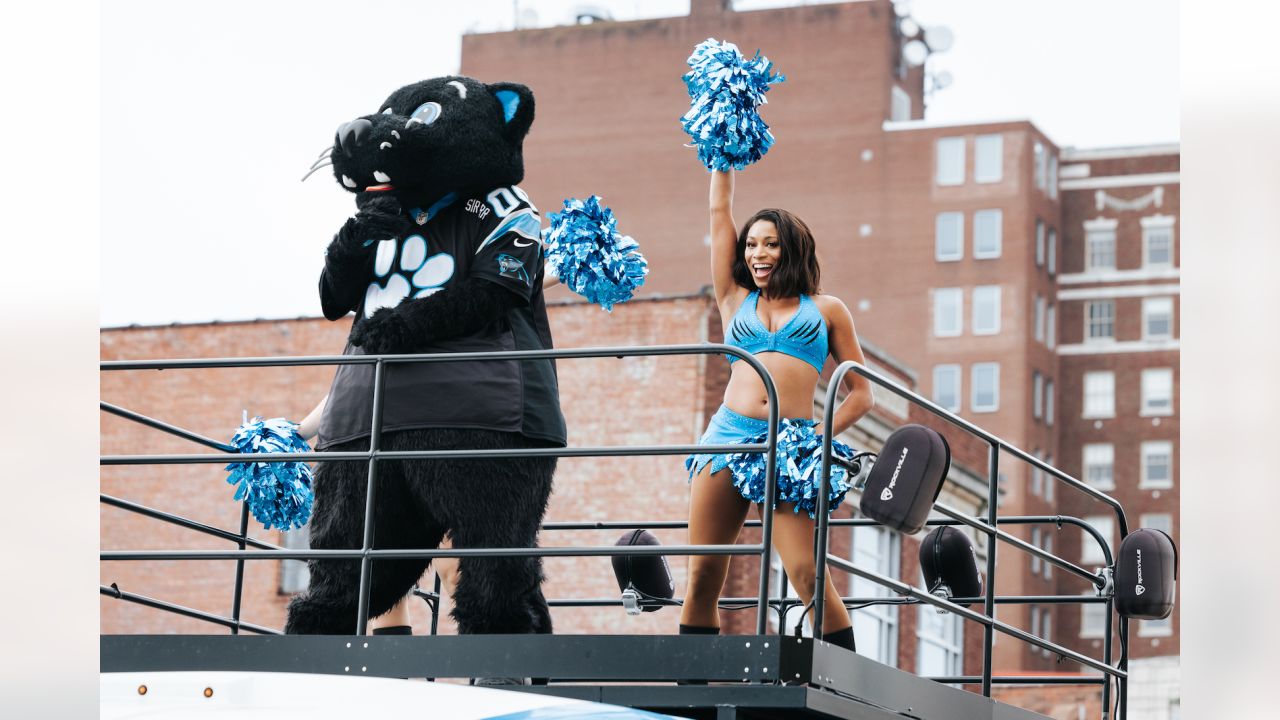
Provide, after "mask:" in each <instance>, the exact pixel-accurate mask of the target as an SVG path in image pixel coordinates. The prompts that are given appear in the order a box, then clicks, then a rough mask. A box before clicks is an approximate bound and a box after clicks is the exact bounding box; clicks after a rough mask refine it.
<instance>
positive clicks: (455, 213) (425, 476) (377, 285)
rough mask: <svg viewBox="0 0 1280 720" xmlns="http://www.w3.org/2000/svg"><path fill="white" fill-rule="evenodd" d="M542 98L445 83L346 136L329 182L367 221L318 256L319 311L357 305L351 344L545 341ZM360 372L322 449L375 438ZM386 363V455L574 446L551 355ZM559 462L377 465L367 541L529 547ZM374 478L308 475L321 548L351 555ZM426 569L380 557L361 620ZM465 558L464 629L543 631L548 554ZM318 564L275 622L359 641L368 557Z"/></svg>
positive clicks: (364, 444)
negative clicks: (536, 133)
mask: <svg viewBox="0 0 1280 720" xmlns="http://www.w3.org/2000/svg"><path fill="white" fill-rule="evenodd" d="M533 107H534V105H533V95H532V94H531V93H530V92H529V90H528V88H526V87H524V86H523V85H516V84H513V83H497V84H493V85H485V84H482V83H479V82H477V81H475V80H472V79H470V78H465V77H456V76H455V77H444V78H436V79H433V80H427V81H424V82H420V83H416V84H413V85H409V86H406V87H404V88H401V89H400V90H397V91H396V92H394V93H393V94H392V95H391V96H390V97H389V98H388V99H387V101H386V102H385V103H383V105H382V107H381V108H380V112H379V113H377V114H374V115H368V116H365V117H362V118H358V119H356V120H354V121H352V122H350V123H346V124H344V125H343V126H341V127H340V128H339V129H338V133H337V136H336V138H335V143H334V148H333V150H332V152H331V154H330V157H331V160H332V162H333V169H334V176H335V177H336V178H337V179H338V181H339V182H340V183H342V184H343V186H344V187H346V188H348V189H349V190H352V191H353V192H355V193H356V204H357V207H358V212H357V213H356V215H355V217H353V218H350V219H348V220H347V222H346V223H345V224H344V225H343V227H342V228H341V229H340V230H339V231H338V234H337V236H336V237H335V238H334V240H333V242H332V243H331V244H330V246H329V248H328V250H327V252H326V255H325V269H324V272H323V273H322V275H321V279H320V295H321V304H322V308H323V311H324V314H325V317H326V318H328V319H330V320H337V319H339V318H342V317H344V316H345V315H346V314H347V313H348V312H349V311H351V310H355V311H356V313H357V316H356V320H355V322H354V323H353V325H352V329H351V334H350V343H349V345H348V347H347V350H346V352H347V354H370V355H372V354H392V353H416V352H449V351H464V350H497V349H537V348H540V347H550V334H549V330H548V329H547V327H546V310H545V306H544V305H543V303H542V295H541V283H542V278H543V272H542V267H541V265H542V258H541V253H540V246H539V245H538V243H537V235H536V233H537V225H538V216H537V211H536V210H535V209H533V207H532V204H530V203H529V202H528V198H527V196H525V195H524V193H523V191H521V190H519V188H517V187H515V183H517V182H519V181H520V180H522V179H523V176H524V163H523V158H522V154H521V148H522V142H523V139H524V136H525V135H526V133H528V131H529V127H530V125H531V123H532V122H533ZM441 227H443V228H444V229H440V228H441ZM433 233H434V234H433ZM424 238H425V239H424ZM450 243H452V245H451V244H450ZM431 253H435V254H431ZM419 267H420V268H421V269H418V268H419ZM397 269H398V270H397ZM393 271H395V272H393ZM424 273H426V275H427V276H429V278H428V279H427V280H422V279H421V278H422V277H424ZM370 372H371V370H370V369H369V366H343V367H342V368H340V369H339V370H338V372H337V374H336V375H335V378H334V383H333V386H332V388H331V390H330V396H329V398H330V399H329V402H328V404H327V405H326V409H325V414H324V419H323V420H322V422H321V428H320V441H319V443H318V445H317V446H318V447H319V448H320V449H323V450H326V451H335V452H344V451H355V450H366V449H368V447H369V438H368V432H369V430H368V415H369V413H370V412H371V411H370V409H369V408H368V407H367V406H366V405H364V404H361V403H364V402H366V401H364V400H362V399H361V398H364V397H365V396H366V395H367V394H368V388H369V387H371V381H370V377H371V375H369V374H368V373H370ZM359 373H365V374H364V375H360V374H359ZM385 373H386V375H385V383H386V392H385V395H384V397H385V398H386V400H385V403H386V405H385V406H384V408H383V417H384V424H383V428H384V432H383V433H381V440H380V446H379V447H380V449H382V450H386V451H396V450H426V449H446V448H448V449H454V448H466V449H477V448H478V449H506V448H519V447H554V446H563V445H564V444H565V442H564V420H563V417H562V416H561V415H560V409H559V396H558V391H557V388H556V382H555V375H554V365H553V364H552V363H551V362H550V361H521V362H515V361H501V362H483V363H481V362H476V363H436V364H431V365H424V364H417V365H412V366H410V365H387V366H386V371H385ZM352 388H354V389H352ZM361 413H364V414H363V415H362V414H361ZM361 428H363V429H362V430H361ZM555 464H556V463H555V458H510V459H484V460H471V459H467V460H433V461H425V460H424V461H379V463H378V472H377V494H376V500H377V502H376V509H375V516H376V519H375V537H374V547H375V548H407V547H421V548H433V547H436V546H437V545H439V543H440V541H441V539H442V538H443V536H444V534H445V533H446V532H448V533H449V534H450V536H451V538H452V542H453V546H454V547H455V548H482V547H533V546H535V544H536V541H537V534H538V529H539V527H540V525H541V522H542V517H543V514H544V513H545V511H546V506H547V499H548V497H549V496H550V493H551V482H552V474H553V473H554V470H555ZM367 473H368V464H367V463H365V462H362V461H343V462H324V463H321V464H320V466H319V467H318V468H317V470H316V479H315V492H316V498H315V511H314V514H313V517H312V520H311V547H312V548H315V549H338V548H359V547H361V545H362V542H363V532H364V530H363V526H364V513H365V488H366V482H367V478H368V474H367ZM427 564H428V562H427V561H426V560H375V561H374V562H373V563H372V582H371V590H370V601H369V616H370V617H377V616H378V615H381V614H383V613H385V612H387V611H388V610H390V609H391V607H392V606H393V605H395V603H396V602H397V601H398V600H399V599H400V598H401V597H403V596H404V595H405V594H406V592H408V591H409V590H410V588H411V587H412V586H413V584H414V582H415V581H416V580H417V579H418V577H419V576H420V575H421V574H422V572H423V571H424V570H425V569H426V567H427ZM459 567H460V573H459V580H458V586H457V588H456V591H455V593H454V598H453V600H454V610H453V617H454V619H455V620H456V621H457V624H458V629H459V631H460V632H462V633H530V632H540V633H549V632H551V616H550V613H549V611H548V609H547V603H546V600H545V599H544V598H543V595H542V592H541V589H540V584H541V582H542V580H543V575H542V565H541V561H540V560H539V559H537V558H467V559H463V560H462V561H461V563H460V566H459ZM310 568H311V581H310V585H309V587H308V588H307V592H306V593H304V594H302V595H299V596H298V597H296V598H294V599H293V601H292V602H291V603H290V604H289V617H288V621H287V623H286V626H285V631H286V632H288V633H304V634H350V633H351V632H352V631H353V630H355V621H356V602H357V594H358V590H359V572H360V564H359V561H357V560H321V561H311V562H310Z"/></svg>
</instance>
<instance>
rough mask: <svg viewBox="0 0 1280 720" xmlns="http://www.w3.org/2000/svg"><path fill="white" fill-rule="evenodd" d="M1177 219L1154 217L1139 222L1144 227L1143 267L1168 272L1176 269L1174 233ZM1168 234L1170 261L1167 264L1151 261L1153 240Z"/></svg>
mask: <svg viewBox="0 0 1280 720" xmlns="http://www.w3.org/2000/svg"><path fill="white" fill-rule="evenodd" d="M1174 220H1175V218H1174V217H1173V216H1172V215H1152V216H1150V217H1144V218H1142V219H1141V220H1139V221H1138V222H1139V223H1140V224H1141V225H1142V267H1143V269H1150V270H1166V269H1171V268H1173V267H1174V262H1173V255H1174V245H1175V240H1176V237H1175V235H1174V231H1173V223H1174ZM1163 233H1168V237H1169V259H1168V260H1167V261H1165V262H1152V261H1151V238H1152V236H1153V235H1156V234H1163Z"/></svg>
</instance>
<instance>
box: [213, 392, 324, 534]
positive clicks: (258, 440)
mask: <svg viewBox="0 0 1280 720" xmlns="http://www.w3.org/2000/svg"><path fill="white" fill-rule="evenodd" d="M231 444H232V445H233V446H235V448H236V450H237V451H238V452H242V453H250V452H254V453H281V452H311V447H310V446H308V445H307V441H306V440H303V439H302V436H301V435H299V434H298V426H297V425H294V424H293V423H291V422H289V421H288V420H285V419H284V418H272V419H271V420H263V419H262V418H260V417H255V418H254V419H253V420H248V421H246V422H245V423H244V424H243V425H241V426H240V427H239V428H238V429H237V430H236V433H235V435H233V436H232V437H231ZM227 470H229V471H230V472H231V474H230V475H229V476H228V477H227V482H228V483H230V484H231V485H236V486H237V487H236V494H235V499H236V500H243V501H245V502H246V503H247V504H248V505H249V511H250V512H252V513H253V516H254V517H255V518H257V519H258V522H260V523H262V525H263V527H265V528H266V529H268V530H270V529H271V528H273V527H274V528H280V529H281V530H291V529H293V528H297V527H302V526H303V525H306V524H307V520H308V519H310V517H311V502H312V499H313V494H312V491H311V468H309V467H307V465H306V463H300V462H274V463H265V462H238V463H231V464H230V465H228V466H227Z"/></svg>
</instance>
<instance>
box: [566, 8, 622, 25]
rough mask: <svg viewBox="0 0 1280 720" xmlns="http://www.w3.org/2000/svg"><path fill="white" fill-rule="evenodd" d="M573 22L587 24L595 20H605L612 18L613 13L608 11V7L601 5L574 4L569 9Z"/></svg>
mask: <svg viewBox="0 0 1280 720" xmlns="http://www.w3.org/2000/svg"><path fill="white" fill-rule="evenodd" d="M569 13H570V15H571V16H572V17H573V19H574V22H576V23H577V24H579V25H589V24H591V23H595V22H607V21H609V20H612V19H613V13H611V12H609V8H607V7H604V6H603V5H574V6H573V9H572V10H570V11H569Z"/></svg>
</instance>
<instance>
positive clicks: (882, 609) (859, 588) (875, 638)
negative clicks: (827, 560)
mask: <svg viewBox="0 0 1280 720" xmlns="http://www.w3.org/2000/svg"><path fill="white" fill-rule="evenodd" d="M900 542H901V540H900V539H899V536H898V534H897V533H895V532H892V531H890V530H887V529H885V528H882V527H875V526H857V527H854V528H853V558H852V560H853V562H854V564H855V565H857V566H858V567H861V568H867V569H868V570H871V571H873V572H876V573H879V574H881V575H885V576H887V577H891V578H896V577H898V575H899V566H898V556H899V555H900V554H901V545H900V544H899V543H900ZM850 592H851V593H852V594H853V595H854V596H856V597H876V598H892V597H896V595H895V594H894V592H893V591H892V590H890V589H889V588H886V587H884V586H882V585H877V584H876V583H873V582H871V581H870V580H866V579H864V578H860V577H857V576H854V577H853V578H851V586H850ZM931 610H932V608H931ZM853 634H854V642H855V643H856V644H857V646H858V653H859V654H861V655H862V656H864V657H869V658H871V659H872V660H875V661H877V662H880V663H884V664H885V665H889V666H891V667H892V666H896V665H897V664H898V608H897V606H896V605H871V606H869V607H866V608H861V609H858V610H854V611H853Z"/></svg>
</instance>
